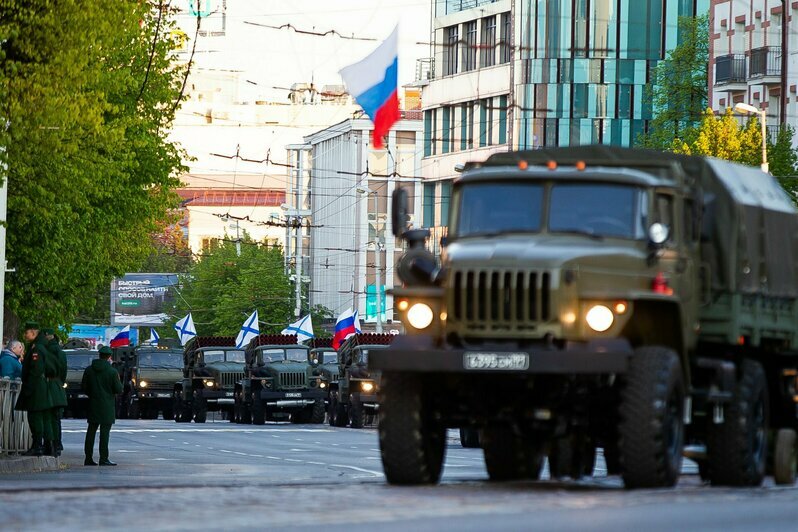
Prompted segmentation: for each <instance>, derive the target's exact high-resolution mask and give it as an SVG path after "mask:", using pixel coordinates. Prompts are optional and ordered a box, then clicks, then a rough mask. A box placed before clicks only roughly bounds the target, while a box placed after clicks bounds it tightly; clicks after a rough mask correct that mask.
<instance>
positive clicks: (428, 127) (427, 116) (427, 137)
mask: <svg viewBox="0 0 798 532" xmlns="http://www.w3.org/2000/svg"><path fill="white" fill-rule="evenodd" d="M432 113H433V111H431V110H430V111H424V157H429V156H430V155H432V135H433V133H434V132H433V131H432Z"/></svg>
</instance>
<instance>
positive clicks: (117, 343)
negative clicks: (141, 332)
mask: <svg viewBox="0 0 798 532" xmlns="http://www.w3.org/2000/svg"><path fill="white" fill-rule="evenodd" d="M129 345H130V325H128V326H127V327H125V328H124V329H122V330H121V331H119V334H117V335H116V336H114V337H113V338H111V348H112V349H113V348H116V347H127V346H129Z"/></svg>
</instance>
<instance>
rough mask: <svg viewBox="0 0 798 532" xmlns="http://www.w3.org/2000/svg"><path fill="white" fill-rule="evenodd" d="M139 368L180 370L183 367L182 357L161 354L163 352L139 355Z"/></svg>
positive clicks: (172, 354)
mask: <svg viewBox="0 0 798 532" xmlns="http://www.w3.org/2000/svg"><path fill="white" fill-rule="evenodd" d="M138 357H139V362H138V365H139V367H142V368H152V367H164V368H182V367H183V357H182V356H180V355H175V354H174V353H163V352H160V353H159V352H157V351H156V352H149V353H139V354H138Z"/></svg>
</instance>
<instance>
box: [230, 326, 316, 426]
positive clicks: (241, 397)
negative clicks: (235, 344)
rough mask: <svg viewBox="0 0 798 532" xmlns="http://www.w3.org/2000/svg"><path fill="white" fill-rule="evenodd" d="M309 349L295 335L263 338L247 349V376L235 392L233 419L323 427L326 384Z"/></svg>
mask: <svg viewBox="0 0 798 532" xmlns="http://www.w3.org/2000/svg"><path fill="white" fill-rule="evenodd" d="M309 351H310V349H309V348H308V347H307V346H305V345H301V344H298V343H297V338H296V336H295V335H283V334H261V335H260V336H258V337H256V338H253V339H252V341H250V343H249V345H248V346H247V349H246V359H245V360H246V365H245V367H244V375H243V376H242V378H241V379H240V382H239V384H237V385H236V388H235V411H234V414H233V416H234V417H233V419H234V420H235V421H237V422H239V423H252V424H253V425H263V424H264V423H265V422H266V420H289V419H290V421H291V422H292V423H324V397H325V396H326V391H325V388H326V386H327V384H326V383H325V382H323V381H322V379H321V378H320V376H319V371H318V370H317V369H315V368H314V367H313V366H312V365H311V364H310V363H309V361H308V355H309Z"/></svg>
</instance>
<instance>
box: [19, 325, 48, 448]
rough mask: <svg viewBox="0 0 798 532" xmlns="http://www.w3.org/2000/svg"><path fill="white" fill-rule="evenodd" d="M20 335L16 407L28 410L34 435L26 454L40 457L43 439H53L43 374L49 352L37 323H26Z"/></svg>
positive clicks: (45, 379) (29, 422)
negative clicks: (22, 344)
mask: <svg viewBox="0 0 798 532" xmlns="http://www.w3.org/2000/svg"><path fill="white" fill-rule="evenodd" d="M23 338H24V339H25V341H26V342H28V345H27V348H26V350H25V358H24V359H23V361H22V389H21V390H20V394H19V399H18V400H17V404H16V407H15V408H16V409H17V410H27V411H28V424H29V425H30V431H31V434H32V435H33V446H32V447H31V448H30V449H29V450H28V452H26V453H25V455H27V456H41V455H42V454H44V442H45V440H52V439H53V437H52V434H51V429H52V424H51V423H50V413H51V409H52V403H51V402H50V394H49V393H48V386H47V378H46V376H45V365H46V360H47V356H48V355H49V351H48V349H47V346H46V342H47V341H46V339H45V338H44V335H43V334H41V333H40V332H39V324H38V323H36V322H33V321H29V322H27V323H26V324H25V332H24V335H23Z"/></svg>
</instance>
